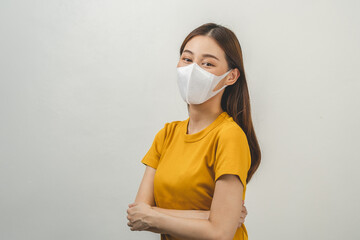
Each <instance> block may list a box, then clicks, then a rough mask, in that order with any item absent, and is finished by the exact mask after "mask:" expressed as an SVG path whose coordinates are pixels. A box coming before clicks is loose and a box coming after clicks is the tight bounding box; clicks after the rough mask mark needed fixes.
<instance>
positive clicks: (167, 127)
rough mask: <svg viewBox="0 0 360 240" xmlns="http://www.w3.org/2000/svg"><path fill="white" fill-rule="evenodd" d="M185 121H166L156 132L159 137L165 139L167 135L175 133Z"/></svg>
mask: <svg viewBox="0 0 360 240" xmlns="http://www.w3.org/2000/svg"><path fill="white" fill-rule="evenodd" d="M184 123H185V120H184V121H171V122H165V123H164V124H163V126H162V128H161V129H160V130H159V131H158V133H157V134H156V135H157V136H158V138H160V139H162V140H165V139H166V138H167V137H169V136H171V135H174V133H175V132H176V131H177V130H178V129H179V128H180V127H181V126H182V124H184Z"/></svg>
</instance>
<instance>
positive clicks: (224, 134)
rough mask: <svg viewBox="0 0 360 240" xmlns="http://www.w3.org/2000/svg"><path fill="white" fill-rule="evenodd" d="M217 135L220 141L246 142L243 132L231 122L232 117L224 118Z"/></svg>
mask: <svg viewBox="0 0 360 240" xmlns="http://www.w3.org/2000/svg"><path fill="white" fill-rule="evenodd" d="M217 135H218V138H219V139H221V140H241V141H246V142H247V138H246V134H245V132H244V130H243V129H242V128H241V127H240V126H239V125H238V124H237V123H236V122H235V121H234V120H233V118H232V117H226V118H225V120H224V122H223V123H222V124H221V126H220V128H219V130H218V134H217Z"/></svg>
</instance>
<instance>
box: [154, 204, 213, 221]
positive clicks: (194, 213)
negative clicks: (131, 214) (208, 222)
mask: <svg viewBox="0 0 360 240" xmlns="http://www.w3.org/2000/svg"><path fill="white" fill-rule="evenodd" d="M152 209H154V210H155V211H157V212H160V213H164V214H167V215H171V216H174V217H183V218H196V219H209V215H210V211H208V210H177V209H166V208H159V207H155V206H153V207H152Z"/></svg>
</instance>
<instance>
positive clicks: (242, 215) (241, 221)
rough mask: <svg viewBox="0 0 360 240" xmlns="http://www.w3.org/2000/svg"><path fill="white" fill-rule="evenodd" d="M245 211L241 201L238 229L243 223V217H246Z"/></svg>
mask: <svg viewBox="0 0 360 240" xmlns="http://www.w3.org/2000/svg"><path fill="white" fill-rule="evenodd" d="M247 213H248V212H247V209H246V207H245V202H244V200H243V205H242V210H241V215H240V220H239V225H238V228H240V227H241V225H242V224H243V223H244V222H245V217H246V215H247Z"/></svg>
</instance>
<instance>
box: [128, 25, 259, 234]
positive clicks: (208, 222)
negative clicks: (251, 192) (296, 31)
mask: <svg viewBox="0 0 360 240" xmlns="http://www.w3.org/2000/svg"><path fill="white" fill-rule="evenodd" d="M177 74H178V78H177V81H178V86H179V90H180V94H181V97H182V98H183V99H184V101H185V102H187V106H188V112H189V118H187V119H186V120H184V121H173V122H170V123H165V126H164V127H163V128H162V129H161V130H160V131H159V132H158V133H157V134H156V136H155V139H154V141H153V144H152V146H151V147H150V149H149V151H148V152H147V153H146V155H145V156H144V158H143V159H142V160H141V162H142V163H143V164H145V165H146V170H145V173H144V177H143V179H142V182H141V184H140V187H139V191H138V193H137V196H136V199H135V202H134V203H132V204H129V208H128V210H127V213H128V216H127V219H128V220H129V222H128V226H129V227H131V230H132V231H142V230H146V231H152V232H155V233H161V239H168V240H170V239H171V240H174V239H198V240H201V239H217V240H219V239H229V240H230V239H236V240H240V239H248V236H247V230H246V228H245V225H244V224H242V223H243V222H244V218H245V216H246V215H247V211H246V208H245V206H244V205H243V203H244V200H245V191H246V185H247V183H248V182H249V181H250V179H251V177H252V175H253V174H254V172H255V171H256V170H257V168H258V166H259V164H260V159H261V152H260V148H259V144H258V141H257V138H256V135H255V132H254V128H253V125H252V120H251V114H250V100H249V93H248V88H247V83H246V78H245V72H244V65H243V61H242V52H241V47H240V44H239V41H238V39H237V38H236V36H235V34H234V33H233V32H232V31H231V30H229V29H227V28H226V27H223V26H221V25H217V24H214V23H208V24H204V25H202V26H200V27H198V28H196V29H195V30H193V31H192V32H191V33H190V34H189V35H188V36H187V37H186V38H185V40H184V42H183V44H182V45H181V48H180V59H179V62H178V65H177Z"/></svg>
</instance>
